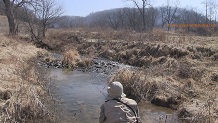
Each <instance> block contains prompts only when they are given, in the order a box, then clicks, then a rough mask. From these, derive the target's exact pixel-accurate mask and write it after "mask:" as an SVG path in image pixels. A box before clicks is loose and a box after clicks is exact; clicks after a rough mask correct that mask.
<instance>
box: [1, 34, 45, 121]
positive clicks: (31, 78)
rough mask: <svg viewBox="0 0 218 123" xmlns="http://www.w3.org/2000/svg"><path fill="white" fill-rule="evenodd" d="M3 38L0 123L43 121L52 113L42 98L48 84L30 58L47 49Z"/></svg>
mask: <svg viewBox="0 0 218 123" xmlns="http://www.w3.org/2000/svg"><path fill="white" fill-rule="evenodd" d="M0 37H1V43H0V50H1V52H0V61H1V62H0V68H1V69H0V73H1V74H0V75H1V77H0V86H1V94H0V95H1V101H0V108H1V111H0V122H3V123H7V122H10V123H15V122H36V121H37V120H38V119H42V120H41V121H40V122H43V120H45V119H46V118H44V117H46V116H48V114H49V110H47V108H46V106H45V103H44V101H45V100H44V99H43V97H45V93H46V91H45V90H44V89H45V88H44V85H45V84H44V82H43V81H42V79H41V78H42V76H41V74H40V73H39V72H38V71H37V69H36V67H35V60H34V61H32V60H31V59H32V58H33V57H36V56H37V54H38V53H39V52H42V53H43V52H45V51H44V50H42V49H37V48H36V47H34V46H33V45H31V44H26V43H25V42H22V41H21V40H17V39H15V38H10V37H6V36H3V35H2V34H0ZM40 76H41V77H40ZM45 98H47V97H45Z"/></svg>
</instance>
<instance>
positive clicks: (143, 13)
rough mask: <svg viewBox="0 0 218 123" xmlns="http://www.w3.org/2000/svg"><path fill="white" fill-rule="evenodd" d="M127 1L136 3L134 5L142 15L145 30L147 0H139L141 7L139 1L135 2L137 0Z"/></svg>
mask: <svg viewBox="0 0 218 123" xmlns="http://www.w3.org/2000/svg"><path fill="white" fill-rule="evenodd" d="M129 1H132V2H133V3H134V4H135V5H136V7H137V8H138V10H139V12H140V15H141V17H142V23H143V30H144V31H145V30H146V20H145V16H146V15H145V7H146V5H148V3H147V0H141V2H142V4H141V7H140V5H139V3H138V2H137V0H129Z"/></svg>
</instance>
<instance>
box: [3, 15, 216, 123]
mask: <svg viewBox="0 0 218 123" xmlns="http://www.w3.org/2000/svg"><path fill="white" fill-rule="evenodd" d="M0 19H1V20H3V21H0V25H1V30H0V32H1V33H0V51H1V52H0V68H1V69H0V73H1V78H0V87H1V88H0V97H1V102H0V103H1V104H0V106H1V109H2V111H1V117H0V120H1V121H5V122H10V121H11V122H12V121H20V122H21V121H25V120H27V119H31V118H33V117H43V116H44V115H43V116H42V114H44V113H45V112H46V111H45V110H44V105H42V103H41V102H42V101H40V100H41V99H39V98H38V97H39V95H44V94H45V90H44V88H43V86H42V85H43V84H42V83H40V82H41V81H42V80H41V79H42V78H40V77H39V76H41V75H40V74H39V73H38V71H37V69H36V67H35V58H37V57H39V56H41V55H42V54H49V53H48V52H49V51H46V50H45V49H40V48H36V47H35V46H34V45H33V44H32V43H27V42H31V40H30V38H29V37H28V35H18V36H16V37H13V38H12V37H8V36H7V35H6V32H7V24H6V23H4V22H5V21H6V18H5V17H3V16H0ZM43 41H44V43H46V44H47V45H48V46H49V48H50V49H51V51H52V52H58V53H60V54H63V55H64V59H63V62H62V63H63V64H66V66H67V67H70V69H74V68H75V67H76V66H80V65H82V66H89V65H90V64H91V61H92V58H95V57H102V58H105V59H108V60H112V61H118V62H120V63H124V64H128V65H131V66H134V69H122V70H120V71H118V72H116V73H115V74H114V75H113V76H112V77H111V81H114V80H117V81H120V82H122V83H123V84H124V91H125V93H126V94H127V96H128V97H131V98H133V99H135V100H136V101H138V102H140V101H142V100H146V101H148V102H151V103H152V104H155V105H158V106H164V107H168V108H172V109H175V110H177V111H178V116H179V118H180V119H181V122H208V123H212V122H218V106H217V104H218V97H217V95H218V92H217V89H218V37H217V36H216V35H213V36H211V37H203V36H197V35H195V34H190V33H186V32H173V31H171V32H165V31H162V30H160V29H157V30H154V31H153V32H152V33H139V32H134V31H131V30H119V31H114V30H111V29H97V28H95V29H94V28H91V29H90V28H83V29H82V28H79V29H68V30H62V29H50V30H48V31H47V35H46V38H45V39H44V40H43ZM80 56H83V57H85V58H86V59H85V60H84V61H83V59H81V58H80ZM46 60H48V61H49V62H53V61H52V59H46ZM50 60H51V61H50ZM27 71H28V72H27ZM30 104H31V105H32V104H35V105H34V106H35V107H34V106H33V107H31V106H30ZM18 109H19V110H18ZM28 111H30V112H28ZM23 114H26V115H24V116H23ZM27 121H28V120H27Z"/></svg>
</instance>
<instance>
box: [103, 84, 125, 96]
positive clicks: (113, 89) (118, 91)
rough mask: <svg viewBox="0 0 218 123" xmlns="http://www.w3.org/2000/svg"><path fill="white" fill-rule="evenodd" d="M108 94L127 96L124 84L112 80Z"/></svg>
mask: <svg viewBox="0 0 218 123" xmlns="http://www.w3.org/2000/svg"><path fill="white" fill-rule="evenodd" d="M107 92H108V96H109V97H111V98H120V97H124V96H126V95H125V94H124V93H123V85H122V84H121V83H120V82H117V81H115V82H112V83H110V84H109V85H108V89H107Z"/></svg>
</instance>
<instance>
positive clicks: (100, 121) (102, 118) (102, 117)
mask: <svg viewBox="0 0 218 123" xmlns="http://www.w3.org/2000/svg"><path fill="white" fill-rule="evenodd" d="M105 119H106V117H105V115H104V104H103V105H101V112H100V117H99V123H103V122H104V120H105Z"/></svg>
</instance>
